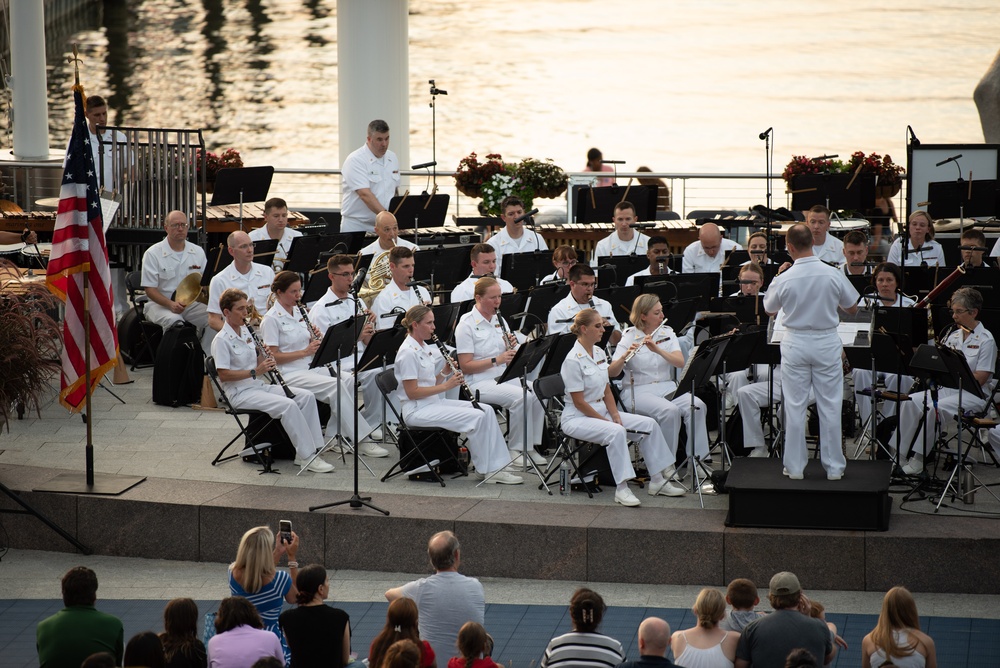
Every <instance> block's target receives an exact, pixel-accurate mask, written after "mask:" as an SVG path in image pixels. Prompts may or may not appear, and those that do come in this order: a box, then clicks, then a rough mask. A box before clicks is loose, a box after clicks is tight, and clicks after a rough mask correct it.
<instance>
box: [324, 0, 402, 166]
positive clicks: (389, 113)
mask: <svg viewBox="0 0 1000 668" xmlns="http://www.w3.org/2000/svg"><path fill="white" fill-rule="evenodd" d="M408 12H409V2H408V0H341V2H338V3H337V58H338V67H337V77H338V86H337V89H338V92H339V104H338V108H339V121H340V134H339V137H340V164H344V160H345V159H346V158H347V156H348V155H349V154H350V153H351V151H353V150H355V149H356V148H358V147H359V146H361V145H362V144H364V143H365V135H366V134H367V130H368V123H369V122H371V121H373V120H375V119H376V118H381V119H382V120H384V121H385V122H386V123H388V124H389V148H390V150H392V151H394V152H395V153H396V155H397V156H399V164H400V167H401V168H403V169H409V167H410V108H409V105H410V92H409V70H410V62H409V26H408V21H409V15H408Z"/></svg>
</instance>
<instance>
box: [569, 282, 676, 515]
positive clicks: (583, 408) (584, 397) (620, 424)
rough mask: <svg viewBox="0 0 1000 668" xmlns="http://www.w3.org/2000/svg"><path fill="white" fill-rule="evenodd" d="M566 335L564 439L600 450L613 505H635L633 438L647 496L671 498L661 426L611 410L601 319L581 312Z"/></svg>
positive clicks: (590, 312)
mask: <svg viewBox="0 0 1000 668" xmlns="http://www.w3.org/2000/svg"><path fill="white" fill-rule="evenodd" d="M588 268H589V267H588ZM571 331H572V333H573V334H575V335H576V343H575V344H574V345H573V348H572V350H570V351H569V355H567V356H566V359H565V360H563V363H562V367H561V368H560V370H559V374H560V376H562V380H563V385H564V387H565V393H566V394H565V396H566V401H565V403H566V407H565V408H564V409H563V412H562V418H561V420H560V424H561V426H562V430H563V433H564V434H566V435H567V436H572V437H573V438H578V439H581V440H584V441H588V442H591V443H597V444H599V445H603V446H604V447H605V449H606V450H607V455H608V462H609V463H610V465H611V473H612V475H613V476H614V478H615V485H616V487H615V503H620V504H622V505H623V506H630V507H634V506H638V505H640V502H639V499H637V498H636V496H635V494H633V493H632V490H630V489H629V488H628V481H629V480H631V479H632V478H634V477H635V469H633V468H632V459H631V456H630V455H629V448H628V441H629V434H630V433H631V434H632V436H633V437H637V438H636V440H638V441H639V452H640V453H641V454H642V458H643V459H644V460H645V462H646V468H647V470H648V471H649V473H650V480H649V488H648V492H649V494H650V495H653V496H655V495H657V494H661V493H666V494H669V493H671V491H672V489H673V485H670V486H669V487H668V482H667V479H666V477H665V476H664V471H665V470H666V469H667V467H669V466H670V464H671V459H672V457H671V454H670V448H669V446H667V442H666V441H665V440H664V438H663V432H662V431H661V430H660V426H659V425H657V424H656V421H655V420H653V419H652V418H649V417H645V416H642V415H634V414H632V413H625V412H621V411H619V410H618V406H617V405H616V404H615V399H614V395H613V394H612V392H611V382H610V380H609V378H608V358H607V356H606V355H605V354H604V351H603V350H601V348H600V346H598V345H597V344H598V343H599V342H600V340H601V337H602V335H603V333H604V320H603V318H602V317H601V315H600V314H599V313H598V312H597V311H595V310H594V309H590V308H588V309H585V310H583V311H580V312H579V313H577V314H576V317H575V318H574V321H573V325H572V328H571ZM636 430H637V431H641V432H646V434H639V433H637V431H636Z"/></svg>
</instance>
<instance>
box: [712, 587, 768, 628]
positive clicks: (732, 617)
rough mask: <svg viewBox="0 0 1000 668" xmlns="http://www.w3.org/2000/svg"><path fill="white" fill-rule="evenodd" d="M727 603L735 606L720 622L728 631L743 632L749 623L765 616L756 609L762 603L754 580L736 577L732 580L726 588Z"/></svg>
mask: <svg viewBox="0 0 1000 668" xmlns="http://www.w3.org/2000/svg"><path fill="white" fill-rule="evenodd" d="M726 603H728V604H729V605H731V606H732V608H733V609H732V610H730V611H729V612H728V613H727V614H726V616H725V617H723V618H722V621H720V622H719V628H721V629H725V630H726V631H736V632H737V633H742V632H743V629H744V628H745V627H746V625H747V624H749V623H750V622H752V621H754V620H755V619H758V618H760V617H763V616H764V613H762V612H757V611H756V610H754V608H755V607H757V604H758V603H760V597H759V596H757V585H755V584H754V583H753V581H752V580H748V579H746V578H736V579H735V580H733V581H732V582H730V583H729V587H728V588H726Z"/></svg>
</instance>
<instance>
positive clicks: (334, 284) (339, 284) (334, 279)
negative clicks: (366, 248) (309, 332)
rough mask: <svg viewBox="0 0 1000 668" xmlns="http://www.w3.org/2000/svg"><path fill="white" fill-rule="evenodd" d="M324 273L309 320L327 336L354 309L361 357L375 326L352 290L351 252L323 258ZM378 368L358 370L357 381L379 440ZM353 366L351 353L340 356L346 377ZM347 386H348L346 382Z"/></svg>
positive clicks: (350, 375) (363, 412) (367, 417)
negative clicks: (325, 286) (325, 281)
mask: <svg viewBox="0 0 1000 668" xmlns="http://www.w3.org/2000/svg"><path fill="white" fill-rule="evenodd" d="M326 273H327V275H329V277H330V289H329V290H327V291H326V292H324V293H323V296H322V297H320V298H319V299H318V300H317V301H316V303H315V304H313V306H312V308H311V309H310V310H309V321H310V322H311V323H312V324H313V327H315V328H316V329H318V330H319V333H320V334H321V335H323V336H326V330H328V329H330V327H332V326H334V325H337V324H340V323H342V322H344V321H345V320H347V319H348V318H353V317H354V316H355V313H357V316H358V317H359V318H365V324H364V326H363V327H362V329H361V333H360V334H359V335H358V343H357V347H358V360H359V361H360V360H361V356H362V355H363V354H364V352H365V346H367V345H368V342H369V341H371V338H372V334H374V333H375V326H374V325H373V320H372V318H370V317H369V312H368V311H367V310H366V309H365V305H364V303H363V302H360V301H359V300H356V298H355V296H354V295H353V294H351V282H352V281H353V280H354V277H355V273H354V256H353V255H334V256H333V257H331V258H330V259H329V260H327V262H326ZM355 302H357V303H355ZM381 369H382V368H381V365H377V366H376V367H375V368H372V369H369V370H366V371H362V372H361V373H359V374H358V382H360V383H361V396H362V397H364V400H365V405H364V408H362V409H361V415H362V417H363V418H364V419H365V420H366V421H367V422H368V424H370V425H376V427H375V430H374V431H373V432H372V433H371V438H372V440H375V441H380V440H382V427H381V424H382V412H383V411H382V397H381V393H380V392H379V391H378V387H377V386H376V385H375V378H376V376H378V372H379V371H381ZM353 370H354V356H353V355H348V356H347V357H344V358H342V359H341V362H340V371H341V374H342V376H343V378H344V380H345V381H347V382H349V381H350V380H351V379H352V378H354V374H353V373H352V371H353ZM346 387H349V386H347V385H345V388H346ZM351 396H352V397H353V396H354V395H353V394H352V395H351ZM390 415H391V414H390ZM386 417H389V416H386ZM359 432H360V430H359Z"/></svg>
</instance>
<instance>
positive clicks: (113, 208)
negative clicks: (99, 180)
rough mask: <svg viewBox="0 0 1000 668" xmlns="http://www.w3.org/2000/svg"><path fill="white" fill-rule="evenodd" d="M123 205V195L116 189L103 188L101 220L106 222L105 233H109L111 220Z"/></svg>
mask: <svg viewBox="0 0 1000 668" xmlns="http://www.w3.org/2000/svg"><path fill="white" fill-rule="evenodd" d="M121 205H122V196H121V195H119V194H118V193H117V192H115V191H113V190H112V191H110V192H109V191H107V190H103V189H102V190H101V220H102V222H103V223H104V233H105V234H107V233H108V228H109V227H111V221H112V220H114V218H115V214H116V213H118V208H119V207H120V206H121Z"/></svg>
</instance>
